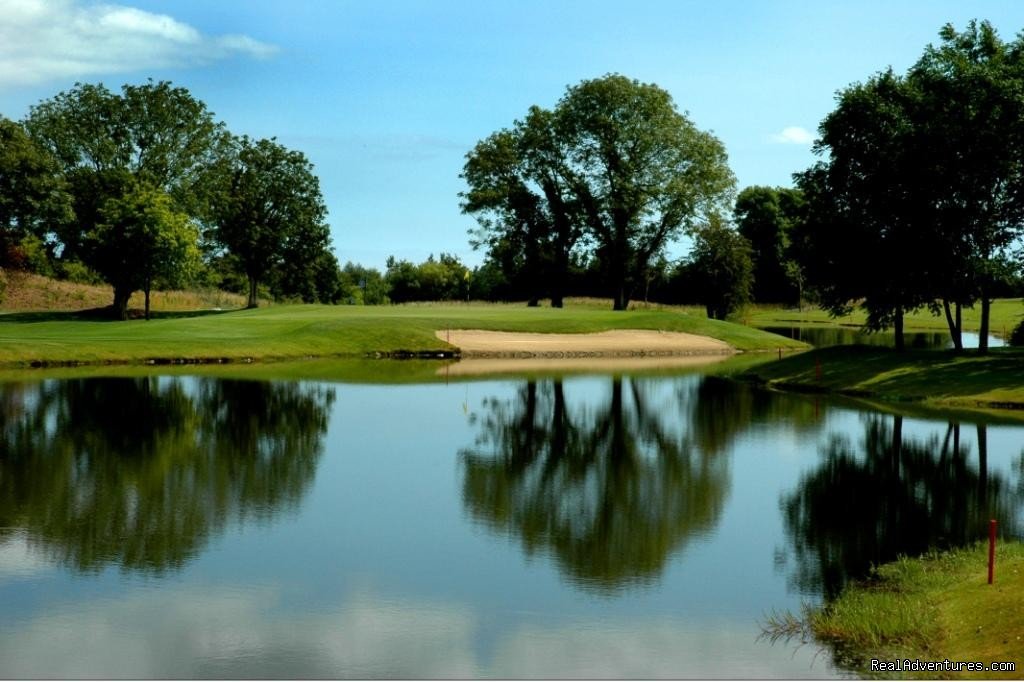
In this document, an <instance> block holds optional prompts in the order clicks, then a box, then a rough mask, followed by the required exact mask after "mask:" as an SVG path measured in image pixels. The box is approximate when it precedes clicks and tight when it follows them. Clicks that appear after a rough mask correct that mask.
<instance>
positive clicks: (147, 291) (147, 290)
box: [144, 282, 150, 322]
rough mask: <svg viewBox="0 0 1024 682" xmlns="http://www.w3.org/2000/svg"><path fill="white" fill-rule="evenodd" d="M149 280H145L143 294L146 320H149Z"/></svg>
mask: <svg viewBox="0 0 1024 682" xmlns="http://www.w3.org/2000/svg"><path fill="white" fill-rule="evenodd" d="M149 287H150V284H149V282H146V288H145V290H144V291H145V294H146V321H147V322H149Z"/></svg>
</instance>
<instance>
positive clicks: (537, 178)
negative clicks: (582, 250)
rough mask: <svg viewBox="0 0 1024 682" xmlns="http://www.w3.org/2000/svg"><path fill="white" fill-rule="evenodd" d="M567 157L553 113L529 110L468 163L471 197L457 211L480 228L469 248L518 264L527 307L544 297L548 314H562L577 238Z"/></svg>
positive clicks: (486, 142)
mask: <svg viewBox="0 0 1024 682" xmlns="http://www.w3.org/2000/svg"><path fill="white" fill-rule="evenodd" d="M567 154H568V150H567V148H566V146H565V140H564V139H563V138H562V137H561V136H560V135H559V134H558V132H557V131H556V129H555V117H554V115H553V114H552V112H550V111H547V110H545V109H541V108H540V107H531V108H530V111H529V113H528V114H527V116H526V117H525V118H524V119H523V120H521V121H516V122H515V124H514V125H513V128H512V129H511V130H507V129H506V130H501V131H498V132H496V133H494V134H493V135H491V136H490V137H488V138H486V139H485V140H482V141H480V142H479V143H477V145H476V147H474V148H473V150H472V151H471V152H469V154H467V155H466V165H465V166H464V168H463V172H462V178H463V179H464V180H466V183H467V184H468V185H469V191H467V192H464V193H463V194H461V196H462V198H463V202H462V210H463V212H465V213H471V214H474V215H476V216H477V220H478V222H479V228H478V230H476V231H475V233H474V239H473V244H474V246H475V247H480V246H486V247H487V249H488V252H489V256H490V257H491V258H501V257H505V258H507V257H508V256H509V255H512V256H513V257H515V258H517V259H519V262H520V263H521V269H522V270H523V275H524V278H525V280H526V281H527V282H528V285H529V286H530V291H529V295H528V298H529V301H528V305H530V306H535V305H537V304H538V301H539V299H540V297H541V295H542V293H543V292H544V291H545V290H547V291H548V292H549V293H550V295H551V305H552V307H555V308H561V307H562V302H563V299H564V295H565V287H566V284H567V279H568V274H569V265H570V260H571V257H572V251H573V248H574V247H575V246H576V244H577V242H578V241H579V239H580V236H581V235H582V224H581V221H580V220H579V219H578V212H579V207H578V202H577V201H576V200H575V198H574V196H573V194H572V192H571V187H570V186H569V182H568V180H567V175H568V174H567V166H566V157H567ZM509 274H512V273H509Z"/></svg>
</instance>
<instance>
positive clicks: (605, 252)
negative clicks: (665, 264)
mask: <svg viewBox="0 0 1024 682" xmlns="http://www.w3.org/2000/svg"><path fill="white" fill-rule="evenodd" d="M556 115H557V117H558V123H557V125H558V132H559V134H560V135H561V136H563V137H564V139H565V140H566V141H567V144H568V146H569V169H568V170H569V173H568V179H569V181H570V182H571V185H572V188H573V191H574V193H575V195H576V197H577V199H578V201H579V202H580V205H581V209H582V211H583V213H584V216H585V220H586V225H587V227H588V229H589V231H590V233H591V235H592V237H593V239H594V240H595V241H596V243H597V245H598V250H599V252H600V253H601V257H602V260H603V261H604V262H605V263H606V264H607V267H608V276H609V280H610V283H611V286H612V287H613V291H614V293H613V298H614V308H615V310H625V309H626V307H627V306H628V305H629V300H630V298H631V296H632V294H633V292H634V290H635V289H636V287H637V286H638V285H640V284H641V283H642V282H643V281H644V277H645V275H646V273H647V270H648V268H649V266H650V264H651V262H652V261H653V260H654V259H655V258H656V257H657V256H659V255H660V254H661V253H662V251H663V250H664V248H665V246H666V244H667V243H668V242H669V241H670V240H672V239H674V238H675V237H677V236H678V235H679V234H680V233H681V232H682V231H683V230H685V229H691V228H693V227H696V226H697V225H699V224H701V223H703V222H705V221H706V219H707V217H708V216H709V215H712V214H715V213H719V212H721V211H722V210H723V209H725V208H726V207H727V206H729V205H731V203H732V194H733V188H734V185H735V179H734V177H733V174H732V172H731V171H730V170H729V166H728V163H727V160H726V153H725V147H724V146H723V145H722V143H721V142H720V141H719V140H718V139H717V138H716V137H714V135H712V134H711V133H708V132H704V131H702V130H699V129H698V128H697V127H696V126H695V125H694V124H693V123H692V122H691V121H690V119H689V118H687V117H686V116H685V115H684V114H681V113H680V112H679V111H678V110H677V109H676V107H675V104H674V103H673V102H672V97H671V96H670V95H669V94H668V93H667V92H666V91H665V90H662V89H661V88H659V87H658V86H656V85H653V84H646V83H640V82H639V81H636V80H630V79H629V78H626V77H624V76H621V75H608V76H605V77H603V78H597V79H594V80H588V81H583V82H582V83H580V84H579V85H576V86H573V87H571V88H569V90H568V91H567V92H566V94H565V96H564V97H563V98H562V99H561V101H560V102H559V103H558V107H557V109H556Z"/></svg>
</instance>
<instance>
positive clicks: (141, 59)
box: [0, 0, 277, 88]
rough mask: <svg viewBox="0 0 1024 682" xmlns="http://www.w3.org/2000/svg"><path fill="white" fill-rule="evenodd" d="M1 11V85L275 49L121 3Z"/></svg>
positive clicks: (63, 1)
mask: <svg viewBox="0 0 1024 682" xmlns="http://www.w3.org/2000/svg"><path fill="white" fill-rule="evenodd" d="M0 17H2V19H0V88H2V87H5V86H17V85H30V84H34V83H42V82H45V81H48V80H54V79H60V78H79V77H87V76H90V75H94V74H110V73H123V72H128V71H140V70H145V69H160V68H168V67H174V66H188V65H192V64H202V63H206V62H210V61H213V60H216V59H223V58H226V57H230V56H232V55H243V56H249V57H258V58H263V57H268V56H270V55H272V54H274V53H275V52H276V51H277V48H276V47H274V46H273V45H269V44H267V43H263V42H260V41H258V40H255V39H254V38H251V37H249V36H244V35H222V36H207V35H203V34H202V33H200V32H199V31H198V30H197V29H195V28H194V27H192V26H189V25H188V24H185V23H183V22H181V21H178V20H177V19H174V18H173V17H170V16H168V15H166V14H155V13H153V12H146V11H143V10H140V9H136V8H134V7H125V6H122V5H84V4H81V3H80V1H79V0H50V1H45V0H0Z"/></svg>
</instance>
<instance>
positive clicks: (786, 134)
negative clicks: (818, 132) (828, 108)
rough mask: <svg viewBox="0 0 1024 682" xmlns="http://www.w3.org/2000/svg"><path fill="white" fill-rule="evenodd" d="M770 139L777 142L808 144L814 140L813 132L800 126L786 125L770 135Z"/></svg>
mask: <svg viewBox="0 0 1024 682" xmlns="http://www.w3.org/2000/svg"><path fill="white" fill-rule="evenodd" d="M771 140H772V142H778V143H779V144H802V145H809V144H811V143H812V142H814V133H812V132H811V131H809V130H807V129H806V128H801V127H800V126H787V127H785V128H783V129H782V132H780V133H775V134H774V135H772V136H771Z"/></svg>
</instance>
